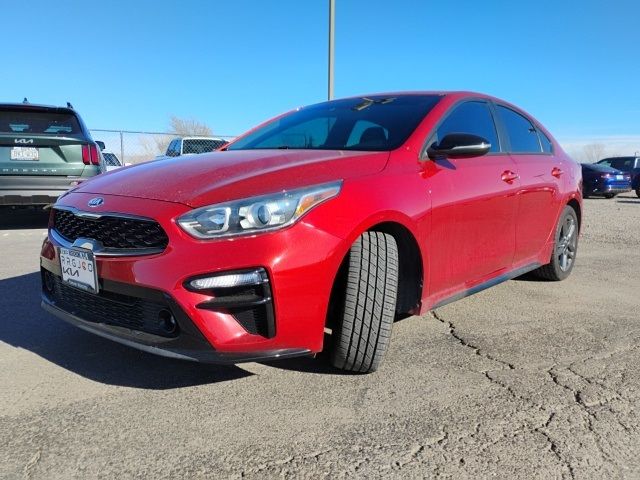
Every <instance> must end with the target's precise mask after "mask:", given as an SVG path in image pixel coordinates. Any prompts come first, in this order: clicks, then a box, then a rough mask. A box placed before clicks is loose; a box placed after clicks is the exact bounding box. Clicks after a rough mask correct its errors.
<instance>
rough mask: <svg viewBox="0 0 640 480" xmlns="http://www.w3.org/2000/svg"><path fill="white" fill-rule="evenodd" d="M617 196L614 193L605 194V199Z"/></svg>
mask: <svg viewBox="0 0 640 480" xmlns="http://www.w3.org/2000/svg"><path fill="white" fill-rule="evenodd" d="M615 196H616V195H615V194H614V193H605V194H604V198H613V197H615Z"/></svg>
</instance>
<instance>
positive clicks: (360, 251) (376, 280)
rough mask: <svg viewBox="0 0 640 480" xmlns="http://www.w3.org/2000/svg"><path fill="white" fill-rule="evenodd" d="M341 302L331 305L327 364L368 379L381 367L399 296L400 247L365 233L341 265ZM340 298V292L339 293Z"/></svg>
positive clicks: (379, 235)
mask: <svg viewBox="0 0 640 480" xmlns="http://www.w3.org/2000/svg"><path fill="white" fill-rule="evenodd" d="M345 262H346V263H345V265H344V274H345V278H346V280H345V287H344V296H341V295H337V296H336V297H335V298H334V299H333V301H335V302H339V303H338V304H337V305H334V307H337V308H335V310H334V311H335V312H336V314H337V316H338V318H336V320H337V321H336V322H335V323H336V324H337V325H335V326H334V329H333V332H332V336H331V337H332V345H331V352H330V360H331V364H332V365H333V366H334V367H336V368H339V369H341V370H346V371H350V372H359V373H368V372H373V371H375V370H376V369H377V368H378V367H379V366H380V363H381V362H382V359H383V357H384V354H385V352H386V350H387V347H388V345H389V340H390V338H391V327H392V326H393V321H394V318H395V310H396V299H397V295H398V245H397V243H396V241H395V239H394V238H393V237H392V236H391V235H389V234H387V233H382V232H365V233H363V234H362V235H360V237H358V239H357V240H356V241H355V243H354V244H353V245H352V247H351V250H349V254H348V257H347V259H346V260H345ZM338 293H341V292H338Z"/></svg>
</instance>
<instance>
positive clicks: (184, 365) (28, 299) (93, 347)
mask: <svg viewBox="0 0 640 480" xmlns="http://www.w3.org/2000/svg"><path fill="white" fill-rule="evenodd" d="M0 292H2V295H1V296H0V311H2V313H3V315H2V319H1V320H0V341H1V342H4V343H7V344H8V345H11V346H13V347H16V348H22V349H25V350H29V351H31V352H33V353H35V354H36V355H39V356H40V357H42V358H44V359H45V360H47V361H50V362H52V363H55V364H56V365H59V366H60V367H62V368H65V369H67V370H69V371H72V372H74V373H76V374H78V375H81V376H83V377H85V378H88V379H90V380H94V381H96V382H101V383H105V384H110V385H119V386H127V387H134V388H144V389H153V390H162V389H171V388H180V387H189V386H195V385H202V384H209V383H216V382H223V381H227V380H235V379H239V378H243V377H247V376H250V375H252V374H251V373H250V372H247V371H245V370H243V369H241V368H238V367H236V366H226V365H225V366H222V365H205V364H200V363H195V362H188V361H182V360H173V359H168V358H163V357H159V356H156V355H152V354H149V353H145V352H141V351H138V350H135V349H133V348H130V347H126V346H124V345H120V344H118V343H114V342H111V341H109V340H106V339H103V338H101V337H98V336H96V335H92V334H90V333H87V332H85V331H83V330H81V329H79V328H76V327H74V326H72V325H69V324H67V323H65V322H64V321H62V320H59V319H57V318H55V317H54V316H52V315H50V314H48V313H47V312H45V311H44V310H42V309H41V308H40V274H39V273H38V272H34V273H29V274H27V275H21V276H18V277H13V278H8V279H4V280H0Z"/></svg>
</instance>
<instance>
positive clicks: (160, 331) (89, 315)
mask: <svg viewBox="0 0 640 480" xmlns="http://www.w3.org/2000/svg"><path fill="white" fill-rule="evenodd" d="M45 275H50V277H48V278H45V279H44V281H43V285H44V288H45V293H47V294H48V296H49V297H50V298H51V300H52V301H53V302H54V303H55V305H56V306H58V307H59V308H61V309H63V310H65V311H66V312H69V313H71V314H72V315H76V316H78V317H80V318H82V319H83V320H85V321H88V322H92V323H103V324H106V325H114V326H119V327H125V328H129V329H132V330H139V331H142V332H146V333H151V334H153V335H159V336H162V337H167V338H173V337H176V336H178V334H179V332H180V328H179V325H178V322H177V320H176V319H175V317H174V314H173V312H172V310H171V306H170V305H169V304H168V303H165V302H158V301H151V300H148V299H145V298H139V297H134V296H129V295H125V294H122V293H115V292H109V291H105V290H101V291H100V292H99V293H98V294H93V293H89V292H85V291H83V290H79V289H77V288H74V287H71V286H69V285H66V284H64V283H63V282H62V280H61V278H60V277H58V276H57V275H53V274H51V273H49V272H47V273H45ZM47 290H48V291H47Z"/></svg>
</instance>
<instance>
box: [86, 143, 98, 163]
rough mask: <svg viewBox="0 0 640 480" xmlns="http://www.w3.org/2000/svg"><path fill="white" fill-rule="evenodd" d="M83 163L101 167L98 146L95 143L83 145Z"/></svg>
mask: <svg viewBox="0 0 640 480" xmlns="http://www.w3.org/2000/svg"><path fill="white" fill-rule="evenodd" d="M82 163H84V164H85V165H100V156H99V155H98V146H97V145H96V144H95V143H92V144H89V145H82Z"/></svg>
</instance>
